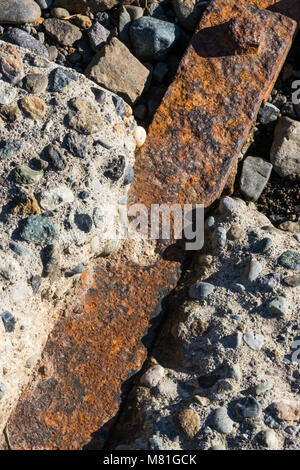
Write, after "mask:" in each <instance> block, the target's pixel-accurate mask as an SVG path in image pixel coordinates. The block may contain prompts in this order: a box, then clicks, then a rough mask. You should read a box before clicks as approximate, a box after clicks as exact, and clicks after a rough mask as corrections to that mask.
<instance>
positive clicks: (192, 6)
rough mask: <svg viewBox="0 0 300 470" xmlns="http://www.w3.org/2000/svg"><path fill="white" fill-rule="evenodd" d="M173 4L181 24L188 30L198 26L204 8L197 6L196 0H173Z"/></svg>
mask: <svg viewBox="0 0 300 470" xmlns="http://www.w3.org/2000/svg"><path fill="white" fill-rule="evenodd" d="M172 5H173V8H174V11H175V13H176V16H177V18H178V21H179V24H180V25H181V26H182V27H183V28H184V29H187V30H188V31H194V29H195V28H196V26H198V23H199V20H200V18H201V14H202V12H203V10H202V9H201V8H198V7H197V4H196V1H195V0H173V1H172Z"/></svg>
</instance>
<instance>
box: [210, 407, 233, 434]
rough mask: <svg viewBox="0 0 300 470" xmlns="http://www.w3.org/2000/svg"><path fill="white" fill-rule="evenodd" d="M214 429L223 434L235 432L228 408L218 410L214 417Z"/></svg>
mask: <svg viewBox="0 0 300 470" xmlns="http://www.w3.org/2000/svg"><path fill="white" fill-rule="evenodd" d="M212 425H213V427H214V428H215V429H216V430H217V431H218V432H220V433H222V434H230V433H231V432H232V430H233V421H232V420H231V419H230V418H229V416H228V413H227V409H226V408H217V409H216V410H215V411H214V413H213V416H212Z"/></svg>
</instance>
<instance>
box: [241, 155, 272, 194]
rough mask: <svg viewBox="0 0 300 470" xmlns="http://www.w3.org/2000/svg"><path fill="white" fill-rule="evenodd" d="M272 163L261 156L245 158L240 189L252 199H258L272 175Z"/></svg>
mask: <svg viewBox="0 0 300 470" xmlns="http://www.w3.org/2000/svg"><path fill="white" fill-rule="evenodd" d="M271 171H272V164H271V163H269V162H267V161H266V160H263V159H262V158H259V157H251V156H249V157H247V158H245V160H244V163H243V168H242V175H241V180H240V190H241V193H242V194H243V195H244V197H245V198H246V199H248V200H250V201H257V199H259V197H260V195H261V193H262V192H263V190H264V189H265V187H266V185H267V183H268V181H269V178H270V176H271Z"/></svg>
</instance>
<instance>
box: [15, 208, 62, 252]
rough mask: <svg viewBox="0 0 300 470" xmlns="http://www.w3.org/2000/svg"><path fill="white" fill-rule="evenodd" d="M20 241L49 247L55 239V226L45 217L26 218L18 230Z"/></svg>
mask: <svg viewBox="0 0 300 470" xmlns="http://www.w3.org/2000/svg"><path fill="white" fill-rule="evenodd" d="M20 236H21V238H22V240H25V241H27V242H32V243H35V244H36V245H42V246H45V245H50V244H51V243H52V242H53V241H54V240H55V238H56V237H57V229H56V227H55V225H54V224H53V223H52V222H51V221H50V220H48V219H47V218H46V217H43V216H41V215H33V216H31V217H28V218H27V219H26V220H25V222H24V224H23V227H22V228H21V230H20Z"/></svg>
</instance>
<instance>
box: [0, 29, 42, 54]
mask: <svg viewBox="0 0 300 470" xmlns="http://www.w3.org/2000/svg"><path fill="white" fill-rule="evenodd" d="M1 39H2V40H3V41H6V42H9V43H11V44H16V45H17V46H21V47H24V48H25V49H28V50H29V51H31V52H34V53H35V54H38V55H40V56H42V57H45V58H46V59H48V49H47V47H46V46H44V44H42V43H41V42H40V41H38V40H37V39H35V38H34V37H33V36H31V35H30V34H28V33H26V31H23V30H22V29H19V28H9V29H8V30H7V31H6V32H5V33H4V34H3V36H2V37H1Z"/></svg>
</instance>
